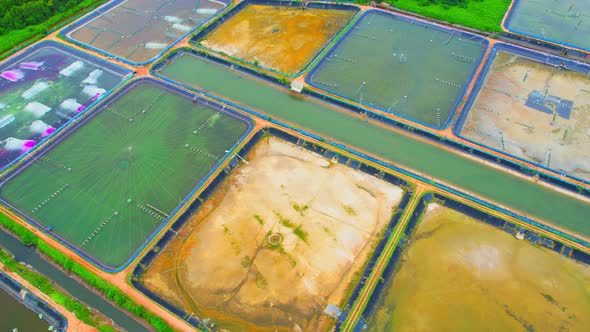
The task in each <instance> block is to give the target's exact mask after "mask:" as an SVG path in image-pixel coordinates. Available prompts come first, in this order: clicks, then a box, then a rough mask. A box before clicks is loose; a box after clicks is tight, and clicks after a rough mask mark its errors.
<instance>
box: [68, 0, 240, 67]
mask: <svg viewBox="0 0 590 332" xmlns="http://www.w3.org/2000/svg"><path fill="white" fill-rule="evenodd" d="M229 2H230V1H229V0H221V1H219V0H202V1H201V0H198V1H195V0H172V1H164V0H147V1H146V0H118V1H113V2H111V3H110V4H109V5H107V6H105V7H102V8H99V9H98V10H96V11H95V12H94V13H93V14H91V15H90V16H89V17H88V18H83V19H82V20H80V21H78V22H77V23H74V24H73V25H71V26H70V27H68V28H67V29H65V30H64V32H63V33H64V34H65V35H66V37H67V38H69V39H72V40H74V41H77V42H79V43H81V44H84V45H86V46H90V47H92V48H96V49H99V50H100V51H103V52H105V53H108V54H111V55H114V56H116V57H119V58H123V59H126V60H128V61H130V62H134V63H142V62H147V61H150V60H152V59H154V58H155V57H157V56H158V55H159V54H160V53H162V52H163V51H164V50H165V49H167V48H169V47H170V46H172V45H173V44H174V43H176V42H177V41H178V40H179V39H180V38H182V37H183V36H184V35H186V34H188V33H190V32H191V31H192V30H194V29H195V28H196V27H198V26H200V25H202V24H203V23H205V22H206V21H207V20H208V19H209V18H211V17H212V16H214V15H215V14H217V12H218V11H219V10H221V9H223V8H225V6H227V5H228V4H229Z"/></svg>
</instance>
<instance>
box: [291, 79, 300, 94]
mask: <svg viewBox="0 0 590 332" xmlns="http://www.w3.org/2000/svg"><path fill="white" fill-rule="evenodd" d="M291 90H293V91H295V92H298V93H301V91H303V82H300V81H293V82H292V83H291Z"/></svg>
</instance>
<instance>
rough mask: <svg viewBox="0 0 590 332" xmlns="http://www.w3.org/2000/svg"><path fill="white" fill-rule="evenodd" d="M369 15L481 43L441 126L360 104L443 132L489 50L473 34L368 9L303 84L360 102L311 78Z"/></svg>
mask: <svg viewBox="0 0 590 332" xmlns="http://www.w3.org/2000/svg"><path fill="white" fill-rule="evenodd" d="M371 13H376V14H378V15H382V16H387V17H391V18H393V19H396V20H401V21H404V22H407V23H412V24H416V25H422V26H425V27H428V28H431V29H434V30H437V31H442V32H446V33H449V34H453V35H456V36H457V37H464V38H469V39H470V40H474V41H478V42H479V43H481V45H482V51H481V55H480V56H479V58H478V59H477V60H476V62H475V64H476V66H475V67H474V68H473V70H472V71H471V74H470V75H469V77H468V78H467V79H466V80H465V83H464V84H463V88H462V89H461V92H459V94H458V95H457V101H456V102H455V105H454V106H453V108H452V109H451V111H450V112H449V116H448V117H447V119H446V120H445V122H444V123H443V124H442V125H441V126H435V125H432V124H429V123H426V122H423V121H419V120H416V119H414V118H412V117H410V116H407V115H404V114H400V113H394V112H390V111H387V110H386V109H384V108H382V107H379V106H376V105H373V104H371V103H362V104H363V105H366V106H369V107H372V108H374V109H378V110H380V111H382V112H384V113H388V114H394V115H395V116H398V117H400V118H403V119H406V120H409V121H412V122H416V123H419V124H420V125H423V126H425V127H428V128H432V129H436V130H443V129H446V128H448V127H449V126H450V125H451V122H452V121H453V118H454V116H455V114H456V113H457V110H458V109H459V107H460V105H461V103H462V101H463V99H464V98H465V94H466V93H467V90H468V89H469V86H470V85H471V82H472V81H473V79H474V78H475V76H476V74H477V70H478V68H479V66H480V65H481V62H482V60H483V58H484V57H485V55H486V52H487V50H488V48H489V44H490V42H489V41H488V40H487V39H486V38H484V37H481V36H479V35H476V34H473V33H469V32H466V31H463V30H459V29H455V28H451V27H446V26H443V25H439V24H435V23H432V22H428V21H425V20H422V19H419V18H413V17H412V18H410V17H406V16H401V15H398V14H395V13H393V12H388V11H383V10H379V9H369V10H367V11H365V12H364V13H363V14H362V15H361V17H360V18H359V19H358V20H357V21H356V22H355V23H354V25H353V26H352V27H351V28H350V29H348V30H347V31H346V32H345V33H344V35H343V36H342V37H341V38H339V39H338V40H337V41H336V43H334V44H333V45H332V47H331V48H330V50H329V51H328V52H327V53H326V54H325V55H324V56H323V57H322V58H321V59H320V60H319V61H318V62H317V63H316V64H315V66H314V67H313V68H312V69H311V70H310V71H309V73H308V74H307V75H306V76H305V82H306V83H307V84H309V85H311V86H313V87H315V88H317V89H319V90H323V91H327V92H329V93H331V94H333V95H335V96H339V97H341V98H344V99H347V100H350V101H353V102H356V103H359V104H360V102H359V101H358V100H356V99H353V98H351V96H346V95H344V94H341V93H339V92H336V91H334V90H331V89H329V88H326V87H323V86H320V85H317V84H315V83H314V82H313V77H314V75H315V74H316V72H317V71H319V70H321V68H322V65H323V64H324V62H325V61H326V59H328V58H329V57H330V56H332V54H334V52H336V51H338V47H339V46H340V44H341V43H342V42H344V41H346V40H347V37H348V36H349V35H350V33H352V32H354V29H355V28H356V27H357V26H358V25H360V24H362V23H363V21H364V19H365V18H366V16H367V15H368V14H371Z"/></svg>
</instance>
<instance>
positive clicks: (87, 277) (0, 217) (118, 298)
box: [0, 214, 172, 332]
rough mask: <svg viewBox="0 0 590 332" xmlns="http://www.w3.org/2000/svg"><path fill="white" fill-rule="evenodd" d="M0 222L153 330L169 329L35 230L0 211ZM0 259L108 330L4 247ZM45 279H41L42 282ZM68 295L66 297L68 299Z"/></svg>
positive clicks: (87, 320)
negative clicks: (46, 240)
mask: <svg viewBox="0 0 590 332" xmlns="http://www.w3.org/2000/svg"><path fill="white" fill-rule="evenodd" d="M0 224H1V225H3V226H4V227H5V228H7V229H8V230H10V231H11V232H12V233H14V234H15V235H17V236H19V237H20V238H21V239H22V240H23V242H24V241H25V240H26V241H28V242H29V245H31V246H36V247H37V248H38V249H39V250H40V251H41V252H42V253H44V254H45V255H47V256H48V257H49V258H51V259H52V260H53V261H54V262H55V263H57V264H59V265H60V266H61V267H63V268H64V269H65V270H66V271H71V272H73V273H75V274H76V275H78V276H79V277H80V278H82V279H83V280H84V281H85V282H86V283H87V284H88V285H90V286H91V287H93V288H95V289H97V290H98V291H99V292H100V293H102V294H103V295H104V296H105V297H106V298H107V299H109V300H110V301H113V302H115V303H117V304H118V305H119V306H121V307H122V308H125V309H127V310H129V311H130V312H131V313H132V314H134V315H136V316H137V317H139V318H142V319H145V320H146V321H147V322H148V323H150V324H151V325H152V326H153V327H154V329H156V331H162V332H168V331H172V329H171V328H170V326H169V325H168V324H167V323H166V322H165V321H164V320H163V319H162V318H160V317H158V316H156V315H154V314H153V313H152V312H150V311H148V310H147V309H146V308H145V307H143V306H142V305H139V304H137V303H135V302H134V301H133V300H132V299H131V298H129V297H128V296H127V295H125V293H123V291H121V290H120V289H119V288H117V287H115V286H113V285H111V284H110V283H108V282H107V281H105V280H104V279H102V278H100V277H98V276H97V275H95V274H94V273H92V272H90V271H89V270H87V269H86V268H85V267H83V266H82V265H80V264H78V263H76V262H74V261H72V260H71V259H70V258H69V257H68V256H66V255H65V254H63V253H62V252H61V251H59V250H57V249H55V248H53V247H52V246H50V245H49V244H48V243H47V242H45V241H43V240H41V239H40V238H39V237H37V236H36V235H35V234H33V233H32V232H31V231H29V230H28V229H26V228H24V227H23V226H21V225H20V224H18V223H17V222H15V221H13V220H12V219H10V218H9V217H7V216H6V215H4V214H0ZM0 262H2V263H3V264H4V265H6V266H7V267H9V268H10V269H12V270H13V271H15V272H16V273H18V274H19V275H20V276H21V277H23V279H25V280H27V281H29V282H30V283H31V284H33V285H36V286H37V287H38V288H39V290H41V291H42V292H44V293H46V294H47V295H49V296H50V297H51V298H52V299H54V300H55V301H56V302H57V303H59V304H61V305H63V306H64V307H65V308H66V309H68V310H69V311H72V312H73V313H74V314H75V315H76V317H78V319H80V320H81V321H83V322H85V323H87V324H89V325H91V326H94V327H96V328H98V329H99V330H100V331H110V329H109V327H108V326H106V327H105V325H98V322H96V320H94V318H93V317H92V314H91V313H90V311H89V310H88V308H86V306H85V305H83V304H81V303H80V302H78V301H76V300H73V299H71V298H69V297H68V296H66V295H65V294H63V293H61V292H59V291H57V290H56V289H55V287H54V286H53V285H51V283H50V282H49V281H47V279H46V278H45V277H43V276H40V275H38V274H36V273H33V272H31V271H29V270H28V269H27V268H26V267H24V266H22V265H20V264H19V263H17V262H15V261H14V260H12V258H10V256H9V255H8V254H7V253H5V252H4V251H0ZM43 279H45V282H43ZM68 299H69V300H68Z"/></svg>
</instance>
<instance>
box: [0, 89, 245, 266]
mask: <svg viewBox="0 0 590 332" xmlns="http://www.w3.org/2000/svg"><path fill="white" fill-rule="evenodd" d="M247 128H248V123H247V122H246V121H244V120H241V119H237V118H235V117H233V116H231V115H230V114H229V113H227V112H225V111H221V110H220V108H216V107H214V106H205V105H203V104H199V103H194V102H193V101H191V97H190V96H186V95H181V94H179V93H178V92H176V90H171V89H170V88H168V87H166V86H164V85H162V84H161V83H155V82H154V81H135V82H134V83H133V84H132V85H130V86H127V87H126V88H125V91H122V92H121V93H120V94H119V95H118V96H117V97H116V98H115V99H113V100H111V101H110V102H109V103H108V104H106V105H104V106H103V107H102V108H101V110H100V111H99V112H98V114H96V115H95V116H94V117H93V118H92V119H90V120H89V121H87V122H86V123H85V124H84V125H82V126H81V127H79V128H78V129H77V130H76V131H75V132H73V133H72V134H71V135H69V136H68V137H66V138H64V139H63V140H62V141H61V142H59V143H58V144H57V145H55V146H54V147H53V148H52V149H51V150H49V151H47V152H46V153H44V154H43V155H41V156H37V157H36V158H35V160H34V162H32V163H30V164H29V166H28V167H27V168H26V169H24V170H23V171H21V172H20V173H18V174H17V175H16V176H14V177H13V178H11V179H10V180H9V181H8V182H7V183H5V184H4V185H3V187H2V188H0V189H1V194H0V195H1V197H2V199H3V200H5V201H6V203H7V204H9V205H11V206H13V207H15V208H16V209H18V210H19V211H20V212H21V214H22V215H24V216H26V217H27V218H28V219H30V220H32V221H34V222H37V223H39V224H40V225H41V226H42V227H44V228H45V229H46V231H48V232H50V233H53V234H55V235H57V236H59V237H61V238H63V239H65V240H66V241H67V242H69V243H70V244H71V245H73V246H75V247H77V248H79V249H80V250H82V251H83V252H85V253H87V254H88V255H89V256H90V257H91V258H93V259H95V260H97V261H98V262H100V263H101V264H104V265H105V266H107V267H119V266H121V265H122V264H124V263H125V261H127V260H128V259H129V258H130V257H131V255H132V254H133V253H134V252H135V251H136V250H137V249H138V248H139V247H140V246H141V244H142V243H143V242H144V241H145V240H146V239H147V238H148V237H149V236H150V234H151V233H152V232H153V231H154V230H155V229H157V228H158V226H160V225H161V224H162V223H163V221H165V220H166V219H167V218H168V217H169V214H170V213H171V212H172V211H173V210H174V209H175V207H176V206H178V205H179V204H180V203H181V202H182V201H183V200H184V199H185V197H186V196H187V194H189V192H191V190H192V189H193V188H194V187H195V185H197V183H199V181H200V180H201V179H203V177H204V176H205V175H206V174H208V173H209V172H210V171H211V170H212V168H213V167H214V166H215V165H217V164H218V162H219V161H220V160H221V158H222V157H223V156H224V155H225V151H226V150H227V149H229V148H231V147H232V146H233V145H234V144H235V143H236V142H237V140H238V139H240V137H241V136H242V134H244V133H245V131H246V129H247Z"/></svg>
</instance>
